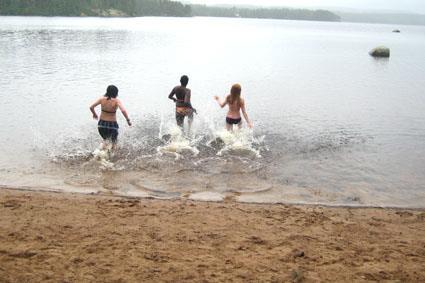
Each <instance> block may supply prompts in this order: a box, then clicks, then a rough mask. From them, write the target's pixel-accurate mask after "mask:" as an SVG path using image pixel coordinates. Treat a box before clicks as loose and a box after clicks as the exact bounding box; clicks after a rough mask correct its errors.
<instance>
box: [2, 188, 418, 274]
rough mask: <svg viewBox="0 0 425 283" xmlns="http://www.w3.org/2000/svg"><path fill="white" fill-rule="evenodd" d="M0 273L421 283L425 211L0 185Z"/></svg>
mask: <svg viewBox="0 0 425 283" xmlns="http://www.w3.org/2000/svg"><path fill="white" fill-rule="evenodd" d="M0 215H1V217H0V228H1V229H0V278H2V279H3V280H5V281H6V282H8V281H11V282H19V281H58V280H65V281H69V282H78V281H105V282H111V281H167V282H168V281H170V282H171V281H183V282H188V281H207V282H223V281H236V282H247V281H248V282H250V281H275V282H291V281H292V282H313V281H369V280H378V281H381V280H400V281H425V271H424V270H423V268H422V267H423V266H424V265H425V239H424V238H423V235H424V233H425V211H424V209H404V208H396V209H393V208H364V207H325V206H321V205H289V204H248V203H238V202H234V201H231V200H229V201H224V202H201V201H191V200H184V199H183V200H182V199H179V200H159V199H144V198H127V197H120V196H112V195H111V196H105V195H83V194H71V193H52V192H40V191H23V190H10V189H5V188H0Z"/></svg>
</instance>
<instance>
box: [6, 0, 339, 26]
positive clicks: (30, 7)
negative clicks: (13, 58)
mask: <svg viewBox="0 0 425 283" xmlns="http://www.w3.org/2000/svg"><path fill="white" fill-rule="evenodd" d="M0 15H23V16H130V17H134V16H136V17H137V16H175V17H190V16H207V17H241V18H263V19H288V20H312V21H340V17H339V16H338V15H335V14H333V13H331V12H329V11H325V10H306V9H284V8H254V7H253V8H236V7H216V6H206V5H184V4H182V3H180V2H176V1H169V0H0Z"/></svg>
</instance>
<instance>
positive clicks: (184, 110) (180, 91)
mask: <svg viewBox="0 0 425 283" xmlns="http://www.w3.org/2000/svg"><path fill="white" fill-rule="evenodd" d="M188 83H189V77H188V76H186V75H183V76H182V77H181V78H180V85H179V86H176V87H174V88H173V89H172V90H171V92H170V94H169V95H168V98H169V99H171V100H173V101H174V102H175V103H176V122H177V125H178V126H179V127H181V128H183V123H184V118H185V117H186V116H187V122H188V124H189V131H190V128H191V125H192V122H193V113H196V109H195V108H193V107H192V104H191V102H190V98H191V91H190V89H189V88H187V84H188ZM174 96H176V97H174Z"/></svg>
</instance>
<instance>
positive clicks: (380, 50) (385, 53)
mask: <svg viewBox="0 0 425 283" xmlns="http://www.w3.org/2000/svg"><path fill="white" fill-rule="evenodd" d="M369 54H370V56H373V57H384V58H388V57H390V49H389V48H388V47H385V46H378V47H376V48H374V49H372V50H371V51H370V52H369Z"/></svg>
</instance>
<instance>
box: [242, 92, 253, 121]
mask: <svg viewBox="0 0 425 283" xmlns="http://www.w3.org/2000/svg"><path fill="white" fill-rule="evenodd" d="M241 110H242V114H243V117H244V118H245V121H246V123H247V124H248V127H250V128H252V123H251V121H250V120H249V118H248V114H247V113H246V109H245V101H244V100H243V99H242V100H241Z"/></svg>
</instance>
